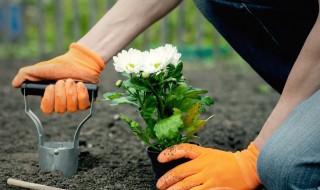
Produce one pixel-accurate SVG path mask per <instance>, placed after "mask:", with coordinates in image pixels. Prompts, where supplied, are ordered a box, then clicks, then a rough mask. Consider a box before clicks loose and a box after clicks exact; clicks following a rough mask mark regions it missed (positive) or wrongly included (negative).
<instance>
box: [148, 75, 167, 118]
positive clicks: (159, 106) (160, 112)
mask: <svg viewBox="0 0 320 190" xmlns="http://www.w3.org/2000/svg"><path fill="white" fill-rule="evenodd" d="M147 82H148V84H149V86H150V88H151V90H152V91H153V93H154V94H155V96H156V98H157V101H158V103H159V104H158V115H159V117H160V119H163V117H164V113H163V112H164V108H163V103H162V99H161V97H160V96H159V94H158V93H157V91H156V90H155V89H154V88H153V86H152V85H151V83H150V81H147Z"/></svg>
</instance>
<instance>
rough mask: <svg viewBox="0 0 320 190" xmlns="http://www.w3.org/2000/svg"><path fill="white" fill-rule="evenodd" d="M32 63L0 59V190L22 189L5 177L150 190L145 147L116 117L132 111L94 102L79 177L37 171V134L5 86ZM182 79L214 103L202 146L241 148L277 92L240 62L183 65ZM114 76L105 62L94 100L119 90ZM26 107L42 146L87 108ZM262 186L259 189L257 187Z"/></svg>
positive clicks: (76, 187) (67, 133) (35, 102)
mask: <svg viewBox="0 0 320 190" xmlns="http://www.w3.org/2000/svg"><path fill="white" fill-rule="evenodd" d="M29 64H32V63H31V62H22V61H21V62H20V61H6V62H4V61H1V66H0V72H1V74H0V85H1V88H0V97H1V100H2V101H1V104H0V110H1V111H0V189H4V190H10V189H11V190H13V189H23V188H19V187H15V186H10V185H7V179H8V178H14V179H18V180H24V181H28V182H33V183H38V184H43V185H48V186H53V187H58V188H62V189H69V190H99V189H103V190H109V189H110V190H111V189H112V190H114V189H156V187H155V184H156V181H155V180H154V177H153V173H152V169H151V165H150V161H149V158H148V157H147V153H146V150H145V149H146V147H147V146H146V145H145V144H143V143H141V141H140V140H139V139H138V138H137V137H136V136H134V135H133V134H132V133H131V131H130V130H129V128H128V127H127V125H126V124H125V123H124V122H123V121H121V120H119V114H120V113H124V114H127V115H129V116H130V117H132V118H134V119H137V118H139V117H138V116H137V115H136V112H135V108H133V107H130V106H128V105H123V106H116V107H112V106H110V105H109V102H99V101H96V102H95V104H94V105H95V107H94V110H93V116H92V117H91V118H90V119H89V120H88V121H87V123H85V125H84V126H83V128H82V130H81V135H80V152H81V153H80V155H79V166H78V172H77V174H76V175H74V176H73V177H72V178H70V179H65V178H64V177H63V176H62V175H61V173H60V172H58V171H54V172H42V171H40V169H39V163H38V134H37V130H36V127H35V125H34V123H33V122H32V120H31V119H30V118H29V117H28V116H27V114H26V113H25V112H24V99H23V96H22V94H21V92H20V89H14V88H12V87H11V80H12V79H13V77H14V75H15V74H16V73H17V72H18V70H19V68H20V67H22V66H26V65H29ZM184 75H185V77H186V79H187V83H188V84H189V85H191V86H194V87H198V88H204V89H208V90H209V93H208V95H209V96H211V97H213V98H214V100H215V104H214V105H213V106H211V107H210V108H208V109H207V111H206V112H204V113H203V115H202V116H201V117H203V118H207V117H209V116H210V115H215V117H214V118H212V119H211V120H209V121H208V123H207V124H206V126H205V127H204V128H203V129H201V131H200V132H199V133H198V136H199V137H200V138H198V139H196V140H195V141H196V142H198V143H200V144H201V146H204V147H211V148H217V149H221V150H226V151H237V150H242V149H243V148H246V147H247V146H248V145H249V143H250V142H251V141H253V140H254V138H255V137H256V135H257V134H258V132H259V131H260V129H261V127H262V125H263V123H264V121H265V120H266V119H267V117H268V115H269V114H270V112H271V110H272V109H273V107H274V106H275V104H276V101H277V99H278V98H279V95H278V94H277V92H275V91H274V90H272V89H271V88H268V86H267V84H266V83H265V82H264V81H263V80H262V79H261V78H260V77H259V76H258V75H257V74H256V73H255V72H254V71H253V70H252V69H251V68H249V66H247V65H240V66H239V65H232V64H228V63H216V64H214V66H208V65H206V64H203V63H197V64H196V63H192V64H191V63H189V64H185V67H184ZM120 78H121V76H120V75H119V74H117V73H116V72H115V71H114V68H113V65H112V64H108V65H107V67H106V69H105V71H104V73H103V74H102V76H101V81H102V82H101V84H100V89H99V97H100V98H101V97H102V95H103V93H104V92H107V91H118V89H116V87H115V82H116V81H117V80H118V79H120ZM28 100H29V103H30V106H31V108H32V110H33V111H34V112H35V114H36V115H37V116H38V117H39V118H40V120H41V121H42V124H43V126H44V129H45V134H46V135H45V137H46V141H70V140H72V137H73V134H74V132H75V128H76V126H77V125H78V124H79V123H80V122H81V120H82V119H83V118H84V117H85V116H86V115H87V114H88V112H87V111H82V112H77V113H68V114H62V115H59V114H52V115H44V114H42V113H41V111H40V109H39V100H40V97H36V96H28ZM259 189H263V187H261V188H259Z"/></svg>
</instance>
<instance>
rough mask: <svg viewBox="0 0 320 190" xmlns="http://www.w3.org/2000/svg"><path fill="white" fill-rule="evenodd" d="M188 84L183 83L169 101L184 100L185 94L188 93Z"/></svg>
mask: <svg viewBox="0 0 320 190" xmlns="http://www.w3.org/2000/svg"><path fill="white" fill-rule="evenodd" d="M187 87H188V86H187V84H186V83H181V84H180V85H179V86H178V87H177V88H176V89H174V93H173V95H172V96H171V97H169V98H168V101H173V100H174V99H176V100H179V99H182V98H183V97H184V95H185V93H186V92H187V91H188V89H187Z"/></svg>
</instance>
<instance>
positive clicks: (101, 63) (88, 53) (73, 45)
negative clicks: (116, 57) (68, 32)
mask: <svg viewBox="0 0 320 190" xmlns="http://www.w3.org/2000/svg"><path fill="white" fill-rule="evenodd" d="M69 48H70V49H76V50H78V51H80V52H81V53H83V54H85V55H86V56H88V57H90V58H91V59H93V60H94V62H95V63H97V65H98V66H99V68H100V71H102V70H103V69H104V67H105V64H104V61H103V60H102V58H101V57H100V56H99V55H98V54H96V53H95V52H93V51H91V50H89V49H87V48H85V47H83V46H81V45H80V44H77V43H71V44H70V47H69Z"/></svg>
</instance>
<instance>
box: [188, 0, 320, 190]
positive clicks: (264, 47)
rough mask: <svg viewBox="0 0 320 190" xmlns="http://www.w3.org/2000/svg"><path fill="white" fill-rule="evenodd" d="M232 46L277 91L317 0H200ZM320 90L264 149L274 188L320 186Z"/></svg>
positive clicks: (262, 160) (262, 169)
mask: <svg viewBox="0 0 320 190" xmlns="http://www.w3.org/2000/svg"><path fill="white" fill-rule="evenodd" d="M194 2H195V4H196V5H197V7H198V8H199V10H200V11H201V12H202V14H203V15H204V16H205V17H206V18H207V19H208V21H209V22H210V23H212V25H214V27H215V28H216V29H217V30H218V31H219V32H220V34H221V35H222V36H223V37H224V38H225V39H226V40H227V41H228V42H229V43H230V45H231V46H232V47H233V48H234V49H235V50H236V51H237V52H238V53H239V55H241V56H242V58H243V59H244V60H246V61H247V62H248V63H249V64H250V65H251V67H252V68H253V69H254V70H255V71H256V72H257V73H258V74H259V75H260V76H261V77H262V78H263V79H264V80H265V81H266V82H268V83H269V84H270V85H271V86H272V87H273V88H274V89H275V90H277V91H278V92H279V93H281V92H282V90H283V87H284V85H285V82H286V80H287V78H288V75H289V72H290V71H291V69H292V66H293V64H294V62H295V60H296V58H297V56H298V55H299V53H300V50H301V48H302V46H303V44H304V42H305V40H306V38H307V36H308V34H309V32H310V30H311V29H312V27H313V25H314V23H315V21H316V19H317V15H318V12H319V10H318V7H319V5H318V1H317V0H194ZM319 135H320V91H318V92H317V93H315V94H314V95H313V96H312V97H310V98H309V99H308V100H306V101H304V102H302V103H301V104H300V105H299V106H298V107H297V108H296V109H295V110H294V111H293V112H292V113H291V115H290V116H289V118H288V119H287V120H286V121H285V122H284V123H283V125H282V126H280V127H279V129H278V130H276V131H275V132H274V134H273V135H272V136H271V138H270V139H269V140H268V142H267V143H266V144H265V146H264V147H263V148H262V150H261V152H260V156H259V159H258V166H257V169H258V173H259V177H260V179H261V181H262V183H263V184H264V186H265V187H266V188H267V189H268V190H286V189H308V190H311V189H312V190H316V189H319V190H320V138H319Z"/></svg>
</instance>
